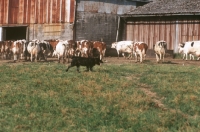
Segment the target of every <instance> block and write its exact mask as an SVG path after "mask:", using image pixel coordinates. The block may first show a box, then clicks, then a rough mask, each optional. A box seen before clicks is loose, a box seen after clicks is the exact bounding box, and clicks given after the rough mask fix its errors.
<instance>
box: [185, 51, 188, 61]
mask: <svg viewBox="0 0 200 132" xmlns="http://www.w3.org/2000/svg"><path fill="white" fill-rule="evenodd" d="M187 57H188V54H187V53H186V54H185V60H186V61H187Z"/></svg>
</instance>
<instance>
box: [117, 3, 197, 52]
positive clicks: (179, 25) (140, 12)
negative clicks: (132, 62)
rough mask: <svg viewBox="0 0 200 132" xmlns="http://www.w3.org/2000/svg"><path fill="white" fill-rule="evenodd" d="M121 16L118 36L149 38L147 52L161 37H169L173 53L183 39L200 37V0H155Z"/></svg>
mask: <svg viewBox="0 0 200 132" xmlns="http://www.w3.org/2000/svg"><path fill="white" fill-rule="evenodd" d="M119 17H120V22H119V27H118V35H117V39H118V40H133V41H144V42H146V43H147V44H148V45H149V49H150V50H149V51H148V53H147V55H154V53H153V52H152V49H153V44H155V43H156V42H157V41H159V40H165V41H167V43H168V45H167V49H168V53H170V54H173V53H177V52H178V48H177V47H178V44H179V43H180V42H185V41H193V40H200V1H199V0H154V1H153V2H151V3H148V4H146V5H144V6H140V7H138V8H136V9H133V10H130V11H129V12H127V13H125V14H123V15H120V16H119Z"/></svg>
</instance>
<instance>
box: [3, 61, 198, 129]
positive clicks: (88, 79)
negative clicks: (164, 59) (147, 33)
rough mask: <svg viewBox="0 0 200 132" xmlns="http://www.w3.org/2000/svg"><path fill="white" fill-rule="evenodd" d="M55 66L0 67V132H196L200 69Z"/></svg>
mask: <svg viewBox="0 0 200 132" xmlns="http://www.w3.org/2000/svg"><path fill="white" fill-rule="evenodd" d="M65 69H66V66H65V65H62V64H57V63H27V64H25V63H24V64H19V65H13V64H4V65H1V66H0V83H1V85H0V132H7V131H8V132H9V131H19V132H23V131H24V132H27V131H34V132H39V131H46V132H50V131H69V132H71V131H81V132H89V131H95V132H97V131H100V132H114V131H119V132H125V131H126V132H133V131H135V132H148V131H149V132H156V131H158V132H167V131H169V132H171V131H181V132H182V131H186V132H187V131H188V132H197V131H199V130H200V117H199V116H200V107H199V106H200V98H199V97H200V81H199V78H198V77H199V75H200V67H199V66H192V65H191V66H182V65H173V64H153V63H148V64H146V63H144V64H135V63H130V64H106V63H105V64H103V65H102V66H95V67H94V72H84V70H85V68H84V67H81V73H77V72H76V68H71V69H70V70H69V72H67V73H66V72H65Z"/></svg>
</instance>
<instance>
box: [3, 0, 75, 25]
mask: <svg viewBox="0 0 200 132" xmlns="http://www.w3.org/2000/svg"><path fill="white" fill-rule="evenodd" d="M74 4H75V0H1V1H0V10H1V11H0V24H35V23H38V24H43V23H61V22H73V21H74V11H75V9H74V8H75V6H74ZM66 16H67V17H66Z"/></svg>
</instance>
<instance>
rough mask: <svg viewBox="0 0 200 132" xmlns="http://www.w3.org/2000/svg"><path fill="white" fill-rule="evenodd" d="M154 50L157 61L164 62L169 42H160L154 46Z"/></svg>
mask: <svg viewBox="0 0 200 132" xmlns="http://www.w3.org/2000/svg"><path fill="white" fill-rule="evenodd" d="M153 49H154V51H155V54H156V60H157V62H159V61H160V60H162V61H163V62H164V58H165V50H166V49H167V42H166V41H163V40H161V41H158V42H156V44H155V45H154V46H153Z"/></svg>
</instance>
